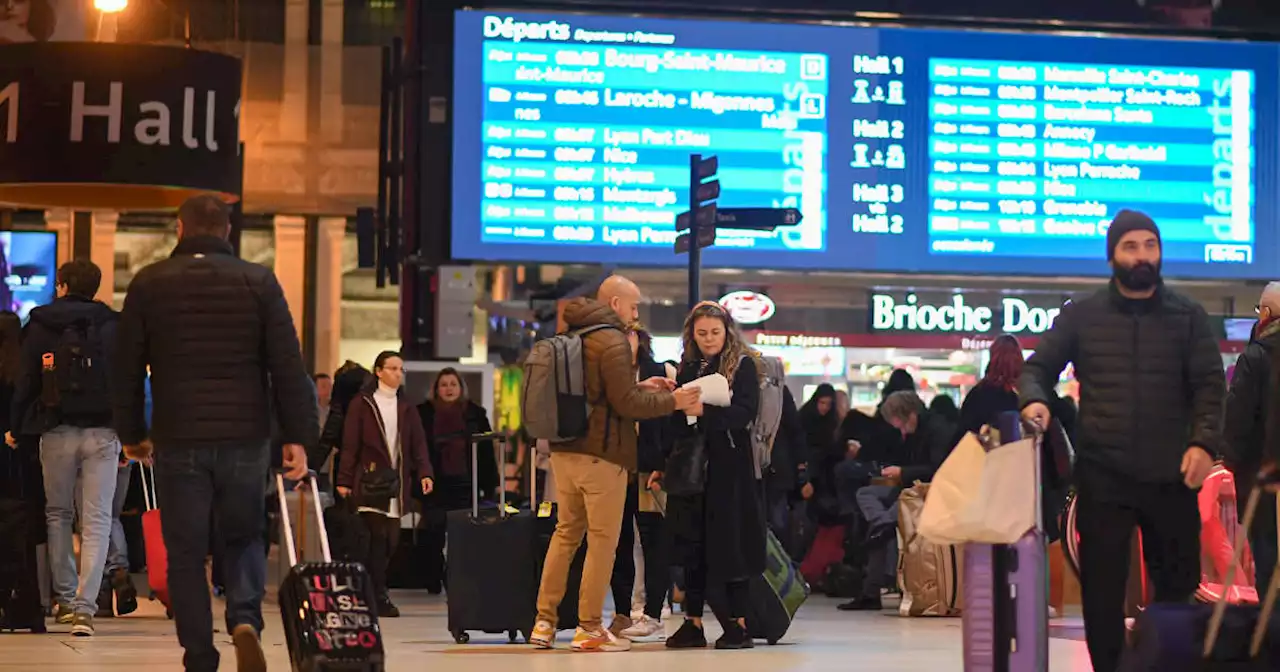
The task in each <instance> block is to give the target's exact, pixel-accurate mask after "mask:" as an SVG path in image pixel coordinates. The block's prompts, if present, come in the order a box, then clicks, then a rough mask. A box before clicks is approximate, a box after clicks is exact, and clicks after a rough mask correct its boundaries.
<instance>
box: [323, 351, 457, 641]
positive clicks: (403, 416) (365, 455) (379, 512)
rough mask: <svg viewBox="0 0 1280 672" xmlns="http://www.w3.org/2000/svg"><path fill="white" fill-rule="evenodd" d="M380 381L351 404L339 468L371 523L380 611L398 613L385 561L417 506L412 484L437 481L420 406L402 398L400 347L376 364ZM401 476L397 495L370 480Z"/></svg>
mask: <svg viewBox="0 0 1280 672" xmlns="http://www.w3.org/2000/svg"><path fill="white" fill-rule="evenodd" d="M373 375H374V376H375V377H376V378H377V381H378V382H377V386H376V387H374V388H372V389H368V390H365V391H364V392H362V393H361V394H360V396H358V397H356V398H355V399H354V400H353V401H352V402H351V406H350V408H348V409H347V418H346V422H345V424H344V425H343V439H342V451H341V456H342V464H341V467H340V468H339V470H338V480H337V482H338V494H340V495H342V497H343V498H344V499H346V500H347V502H348V503H349V505H352V506H355V507H356V510H357V511H358V512H359V513H360V518H361V519H362V520H363V521H364V522H365V524H366V525H367V526H368V528H369V548H368V552H367V554H366V556H365V566H366V567H367V568H368V569H369V574H370V575H371V577H372V579H373V584H374V586H375V588H376V592H377V594H378V614H379V616H382V617H386V618H395V617H397V616H399V615H400V610H399V609H397V608H396V606H395V605H394V604H392V602H391V597H390V595H389V594H388V592H387V564H388V563H389V562H390V560H391V555H392V553H394V552H395V547H396V543H397V542H398V541H399V540H400V517H401V516H402V515H404V514H405V513H407V512H408V511H406V509H409V508H413V507H416V506H417V500H416V499H414V498H413V497H411V496H410V495H411V493H410V491H409V487H411V486H410V484H411V483H414V481H417V482H416V483H414V486H417V487H421V489H422V492H423V493H425V494H430V492H431V490H432V488H433V485H434V482H433V480H432V479H433V470H432V468H431V459H430V457H429V456H428V453H427V438H426V432H424V431H423V430H422V419H421V418H420V417H419V416H418V411H417V409H416V408H414V407H413V406H412V405H411V404H409V403H408V402H407V401H404V400H402V399H401V398H400V385H401V384H402V383H403V382H404V360H403V359H402V358H401V357H400V355H399V353H395V352H384V353H382V354H380V355H378V358H377V360H376V361H375V362H374V364H373ZM393 481H394V482H398V483H393V484H398V487H395V488H392V490H394V491H396V492H397V493H398V496H395V495H393V496H391V497H381V498H378V497H374V496H372V495H371V494H370V493H368V492H366V490H367V488H368V487H369V486H370V485H371V484H375V483H380V484H384V485H385V484H386V483H388V482H393Z"/></svg>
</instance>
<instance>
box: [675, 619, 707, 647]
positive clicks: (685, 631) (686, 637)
mask: <svg viewBox="0 0 1280 672" xmlns="http://www.w3.org/2000/svg"><path fill="white" fill-rule="evenodd" d="M667 648H668V649H705V648H707V633H705V632H703V631H702V628H700V627H698V626H696V625H694V624H693V621H691V620H689V619H687V618H686V619H684V624H683V625H681V626H680V629H679V630H676V634H674V635H671V636H670V637H668V638H667Z"/></svg>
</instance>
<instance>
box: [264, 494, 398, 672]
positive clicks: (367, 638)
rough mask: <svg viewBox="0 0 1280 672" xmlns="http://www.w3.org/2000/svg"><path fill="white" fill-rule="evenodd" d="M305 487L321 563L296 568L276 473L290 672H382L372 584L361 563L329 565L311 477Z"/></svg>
mask: <svg viewBox="0 0 1280 672" xmlns="http://www.w3.org/2000/svg"><path fill="white" fill-rule="evenodd" d="M307 481H308V482H309V483H311V495H312V504H313V506H314V508H315V516H316V519H317V520H318V521H319V526H320V534H319V535H318V536H319V538H320V552H321V555H322V556H323V561H322V562H314V561H313V562H306V561H303V562H299V560H298V550H297V547H296V546H295V545H294V540H293V524H292V521H291V520H290V519H291V518H292V516H290V515H289V502H288V499H287V498H286V496H285V486H284V474H283V472H276V495H277V496H278V498H279V502H280V513H281V516H280V520H281V527H282V529H281V535H280V536H281V539H280V541H281V543H282V544H283V545H284V547H285V549H286V551H287V553H288V557H289V561H290V563H292V568H291V569H290V570H289V573H288V574H287V575H286V576H285V578H284V580H283V581H282V582H281V583H280V595H279V602H280V617H281V620H282V621H283V626H284V636H285V643H286V644H287V645H288V648H289V660H290V661H291V663H292V666H293V670H294V672H339V671H341V672H382V671H383V670H384V669H386V668H385V664H384V658H385V654H384V650H383V645H382V630H381V628H379V626H378V608H377V599H376V596H375V595H374V588H373V579H372V578H370V576H369V573H368V571H366V570H365V568H364V565H361V564H360V563H355V562H333V560H332V558H331V556H330V554H329V540H328V537H327V533H326V531H325V529H324V509H323V507H321V505H320V488H319V487H317V485H316V477H315V473H314V472H312V473H311V474H310V475H309V477H308V478H307ZM299 494H300V495H302V493H299ZM299 500H300V501H299V507H298V508H299V509H300V510H299V512H298V517H299V518H300V519H301V520H302V522H303V524H305V523H306V518H307V516H306V514H305V513H304V512H305V510H306V501H305V500H306V497H305V496H300V497H299Z"/></svg>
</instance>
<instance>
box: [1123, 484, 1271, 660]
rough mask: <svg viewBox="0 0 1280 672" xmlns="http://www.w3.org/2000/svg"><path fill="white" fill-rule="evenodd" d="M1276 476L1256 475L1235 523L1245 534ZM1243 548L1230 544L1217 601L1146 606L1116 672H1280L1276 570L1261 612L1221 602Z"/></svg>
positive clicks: (1262, 596) (1228, 590) (1241, 545)
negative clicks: (1228, 562)
mask: <svg viewBox="0 0 1280 672" xmlns="http://www.w3.org/2000/svg"><path fill="white" fill-rule="evenodd" d="M1275 482H1276V475H1275V474H1272V473H1262V474H1259V475H1258V480H1257V483H1258V484H1257V485H1256V486H1255V487H1254V488H1253V491H1252V492H1251V493H1250V494H1249V501H1248V504H1247V505H1246V506H1245V513H1244V519H1243V520H1241V524H1242V526H1243V527H1244V529H1249V527H1250V526H1251V525H1252V524H1253V519H1254V515H1255V514H1256V513H1257V510H1258V504H1259V500H1260V499H1261V495H1262V489H1263V488H1265V487H1267V486H1268V485H1274V484H1275ZM1244 548H1245V544H1236V547H1235V557H1234V558H1233V559H1232V564H1231V565H1230V569H1229V570H1228V571H1227V576H1226V580H1225V581H1223V588H1222V592H1221V594H1220V596H1219V599H1218V602H1217V603H1216V604H1213V605H1207V604H1152V605H1149V606H1148V607H1147V608H1146V609H1144V610H1143V612H1142V613H1141V614H1140V615H1139V616H1138V619H1137V622H1136V624H1135V626H1134V633H1133V638H1132V646H1131V648H1129V649H1128V650H1126V651H1125V654H1124V657H1123V658H1122V660H1121V663H1120V670H1121V671H1122V672H1184V671H1185V672H1237V671H1238V672H1246V671H1247V672H1265V671H1269V670H1275V669H1277V668H1280V625H1278V624H1277V623H1275V622H1273V621H1272V620H1271V616H1272V612H1273V610H1274V608H1275V603H1276V597H1277V594H1280V565H1277V570H1278V571H1276V572H1275V573H1273V574H1272V577H1271V585H1269V586H1267V590H1266V593H1264V594H1263V595H1260V597H1261V598H1262V606H1261V608H1259V607H1257V606H1228V605H1227V602H1226V599H1227V595H1228V593H1230V592H1231V585H1232V584H1233V583H1234V581H1235V573H1236V568H1237V567H1239V566H1241V558H1242V556H1243V554H1244Z"/></svg>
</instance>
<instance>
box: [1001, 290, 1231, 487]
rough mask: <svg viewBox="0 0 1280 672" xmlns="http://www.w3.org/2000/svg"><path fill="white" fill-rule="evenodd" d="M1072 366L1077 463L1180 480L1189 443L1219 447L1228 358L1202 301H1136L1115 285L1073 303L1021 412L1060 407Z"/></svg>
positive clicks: (1177, 297) (1031, 377)
mask: <svg viewBox="0 0 1280 672" xmlns="http://www.w3.org/2000/svg"><path fill="white" fill-rule="evenodd" d="M1068 362H1073V363H1074V364H1075V375H1076V379H1077V380H1078V381H1079V382H1080V415H1079V418H1078V421H1077V424H1076V438H1077V442H1076V443H1077V445H1076V459H1077V460H1078V461H1079V463H1080V464H1081V466H1083V467H1085V468H1086V469H1088V468H1091V467H1092V468H1098V469H1101V470H1102V471H1105V472H1107V473H1110V474H1116V475H1118V476H1122V477H1127V478H1131V479H1134V480H1137V481H1139V482H1147V483H1175V482H1178V481H1181V480H1182V475H1181V465H1182V456H1183V454H1184V453H1185V452H1186V450H1187V448H1188V447H1189V446H1193V445H1195V446H1200V447H1202V448H1204V449H1206V450H1208V451H1209V453H1210V454H1213V453H1215V452H1216V451H1217V450H1218V449H1219V443H1220V442H1219V427H1220V424H1221V423H1220V420H1221V413H1222V397H1223V390H1224V388H1225V381H1224V378H1223V374H1222V356H1221V354H1220V352H1219V350H1218V344H1217V342H1216V341H1215V339H1214V337H1213V332H1212V330H1211V329H1210V327H1209V318H1208V316H1207V315H1206V314H1205V311H1204V308H1201V307H1200V305H1199V304H1197V303H1195V302H1194V301H1192V300H1190V299H1188V298H1186V297H1184V296H1182V295H1181V294H1178V293H1177V292H1175V291H1173V290H1171V289H1169V288H1167V287H1164V286H1163V285H1162V286H1161V287H1159V288H1158V289H1157V291H1156V294H1155V296H1153V297H1151V298H1149V299H1142V300H1134V299H1127V298H1125V297H1123V296H1121V295H1120V293H1119V292H1118V291H1117V290H1116V289H1115V286H1114V282H1113V284H1112V285H1111V286H1110V287H1109V288H1107V289H1103V290H1100V291H1099V292H1097V293H1096V294H1094V295H1092V296H1090V297H1088V298H1085V299H1082V300H1080V301H1075V302H1072V303H1070V304H1068V305H1067V306H1066V307H1064V308H1063V309H1062V314H1060V315H1059V316H1058V319H1057V321H1056V322H1055V323H1054V325H1053V328H1052V329H1050V330H1049V332H1048V333H1046V334H1045V335H1044V337H1043V338H1041V339H1040V343H1039V345H1038V346H1037V347H1036V352H1035V354H1034V355H1032V356H1031V358H1030V359H1029V360H1027V363H1026V366H1025V367H1024V368H1023V370H1022V378H1021V379H1020V381H1019V384H1018V391H1019V402H1020V404H1021V406H1022V407H1025V406H1026V405H1027V404H1030V403H1033V402H1040V403H1044V404H1049V403H1050V402H1052V401H1053V399H1054V397H1053V388H1054V386H1055V385H1056V384H1057V382H1058V374H1059V373H1060V372H1061V371H1062V370H1063V368H1065V367H1066V365H1067V363H1068Z"/></svg>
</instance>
